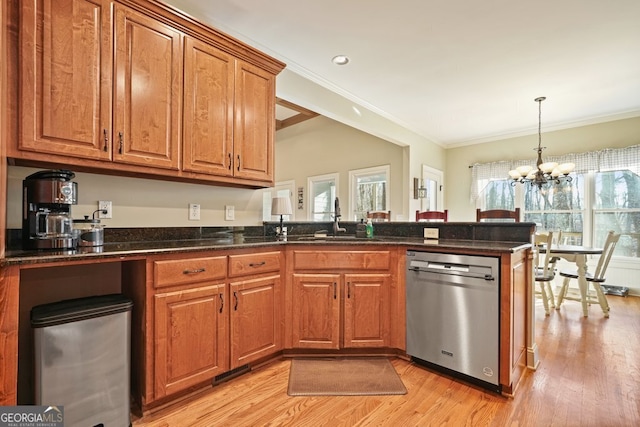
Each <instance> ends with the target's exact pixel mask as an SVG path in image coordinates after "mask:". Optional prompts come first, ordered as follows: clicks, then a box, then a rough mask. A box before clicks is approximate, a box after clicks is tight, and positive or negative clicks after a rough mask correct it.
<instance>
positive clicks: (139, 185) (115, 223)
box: [7, 166, 262, 228]
mask: <svg viewBox="0 0 640 427" xmlns="http://www.w3.org/2000/svg"><path fill="white" fill-rule="evenodd" d="M38 170H41V169H32V168H26V167H19V166H10V167H9V168H8V188H7V228H21V227H22V220H21V217H22V180H23V179H24V178H25V177H26V176H28V175H30V174H32V173H34V172H36V171H38ZM74 181H76V182H77V183H78V204H77V205H74V206H72V208H71V213H72V216H73V218H74V219H78V218H82V217H83V215H91V214H92V212H93V211H94V210H96V209H97V208H98V200H110V201H112V202H113V219H103V220H101V221H102V223H103V224H105V225H106V226H107V227H120V228H122V227H211V226H238V225H260V224H262V190H245V189H238V188H227V187H217V186H212V185H200V184H185V183H179V182H169V181H158V180H151V179H140V178H125V177H118V176H110V175H97V174H89V173H76V178H75V179H74ZM189 203H198V204H200V218H201V219H200V221H189V219H188V206H189ZM225 205H233V206H234V207H235V221H225V219H224V206H225Z"/></svg>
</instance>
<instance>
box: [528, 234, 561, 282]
mask: <svg viewBox="0 0 640 427" xmlns="http://www.w3.org/2000/svg"><path fill="white" fill-rule="evenodd" d="M533 244H534V246H535V258H534V266H535V275H536V280H542V279H539V277H540V278H547V279H548V280H551V279H553V276H554V268H555V262H556V259H555V258H554V257H553V256H552V255H551V246H552V245H553V244H554V241H553V231H548V232H545V233H536V234H534V235H533Z"/></svg>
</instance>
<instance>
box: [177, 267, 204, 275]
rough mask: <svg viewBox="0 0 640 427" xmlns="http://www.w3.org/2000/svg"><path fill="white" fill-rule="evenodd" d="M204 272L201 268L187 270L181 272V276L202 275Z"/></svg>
mask: <svg viewBox="0 0 640 427" xmlns="http://www.w3.org/2000/svg"><path fill="white" fill-rule="evenodd" d="M205 271H207V270H206V269H205V268H204V267H202V268H196V269H195V270H189V269H186V270H184V271H183V272H182V274H196V273H204V272H205Z"/></svg>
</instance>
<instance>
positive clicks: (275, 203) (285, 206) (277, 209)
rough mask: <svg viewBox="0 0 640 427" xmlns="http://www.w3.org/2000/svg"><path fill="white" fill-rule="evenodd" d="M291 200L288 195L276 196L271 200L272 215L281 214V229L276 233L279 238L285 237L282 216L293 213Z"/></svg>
mask: <svg viewBox="0 0 640 427" xmlns="http://www.w3.org/2000/svg"><path fill="white" fill-rule="evenodd" d="M292 214H293V211H292V210H291V200H290V199H289V198H288V197H274V198H273V199H272V200H271V215H280V229H279V230H278V232H277V233H276V236H278V238H282V237H284V235H285V234H284V229H283V227H282V221H283V219H282V216H283V215H292Z"/></svg>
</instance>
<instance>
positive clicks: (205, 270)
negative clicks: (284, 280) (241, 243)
mask: <svg viewBox="0 0 640 427" xmlns="http://www.w3.org/2000/svg"><path fill="white" fill-rule="evenodd" d="M282 259H283V254H282V253H281V252H280V251H269V252H255V251H252V250H248V251H247V250H243V251H228V252H226V251H225V252H216V253H215V256H211V255H210V253H206V252H203V253H196V254H191V255H187V256H185V255H183V256H169V255H166V256H157V257H155V258H153V259H150V260H148V261H147V277H150V278H152V279H151V280H149V281H148V286H147V289H149V291H150V295H149V297H148V298H147V304H150V307H151V308H149V310H148V312H147V316H148V323H147V324H150V325H152V328H153V329H152V330H147V331H146V335H147V339H146V346H147V347H146V348H147V352H148V353H149V356H147V357H146V365H145V369H144V371H145V375H146V381H145V387H146V388H145V390H143V392H142V395H143V399H142V400H143V403H142V406H143V410H145V409H147V408H149V407H151V406H154V405H156V404H158V402H162V401H166V399H165V398H166V397H170V396H171V395H178V394H180V393H181V392H182V393H184V392H187V391H188V390H190V389H193V388H197V387H201V386H202V385H203V384H206V383H207V382H209V381H211V380H214V379H215V377H216V376H218V375H220V374H223V373H226V372H228V371H230V370H232V369H234V368H237V367H240V366H243V365H246V364H249V363H251V362H255V361H257V360H259V359H266V358H268V357H269V356H270V355H272V354H275V353H277V352H278V351H280V350H282V341H283V340H282V313H283V308H282V290H281V288H282V287H281V279H280V277H281V276H280V275H281V271H280V270H281V266H282V265H283V263H282Z"/></svg>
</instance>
